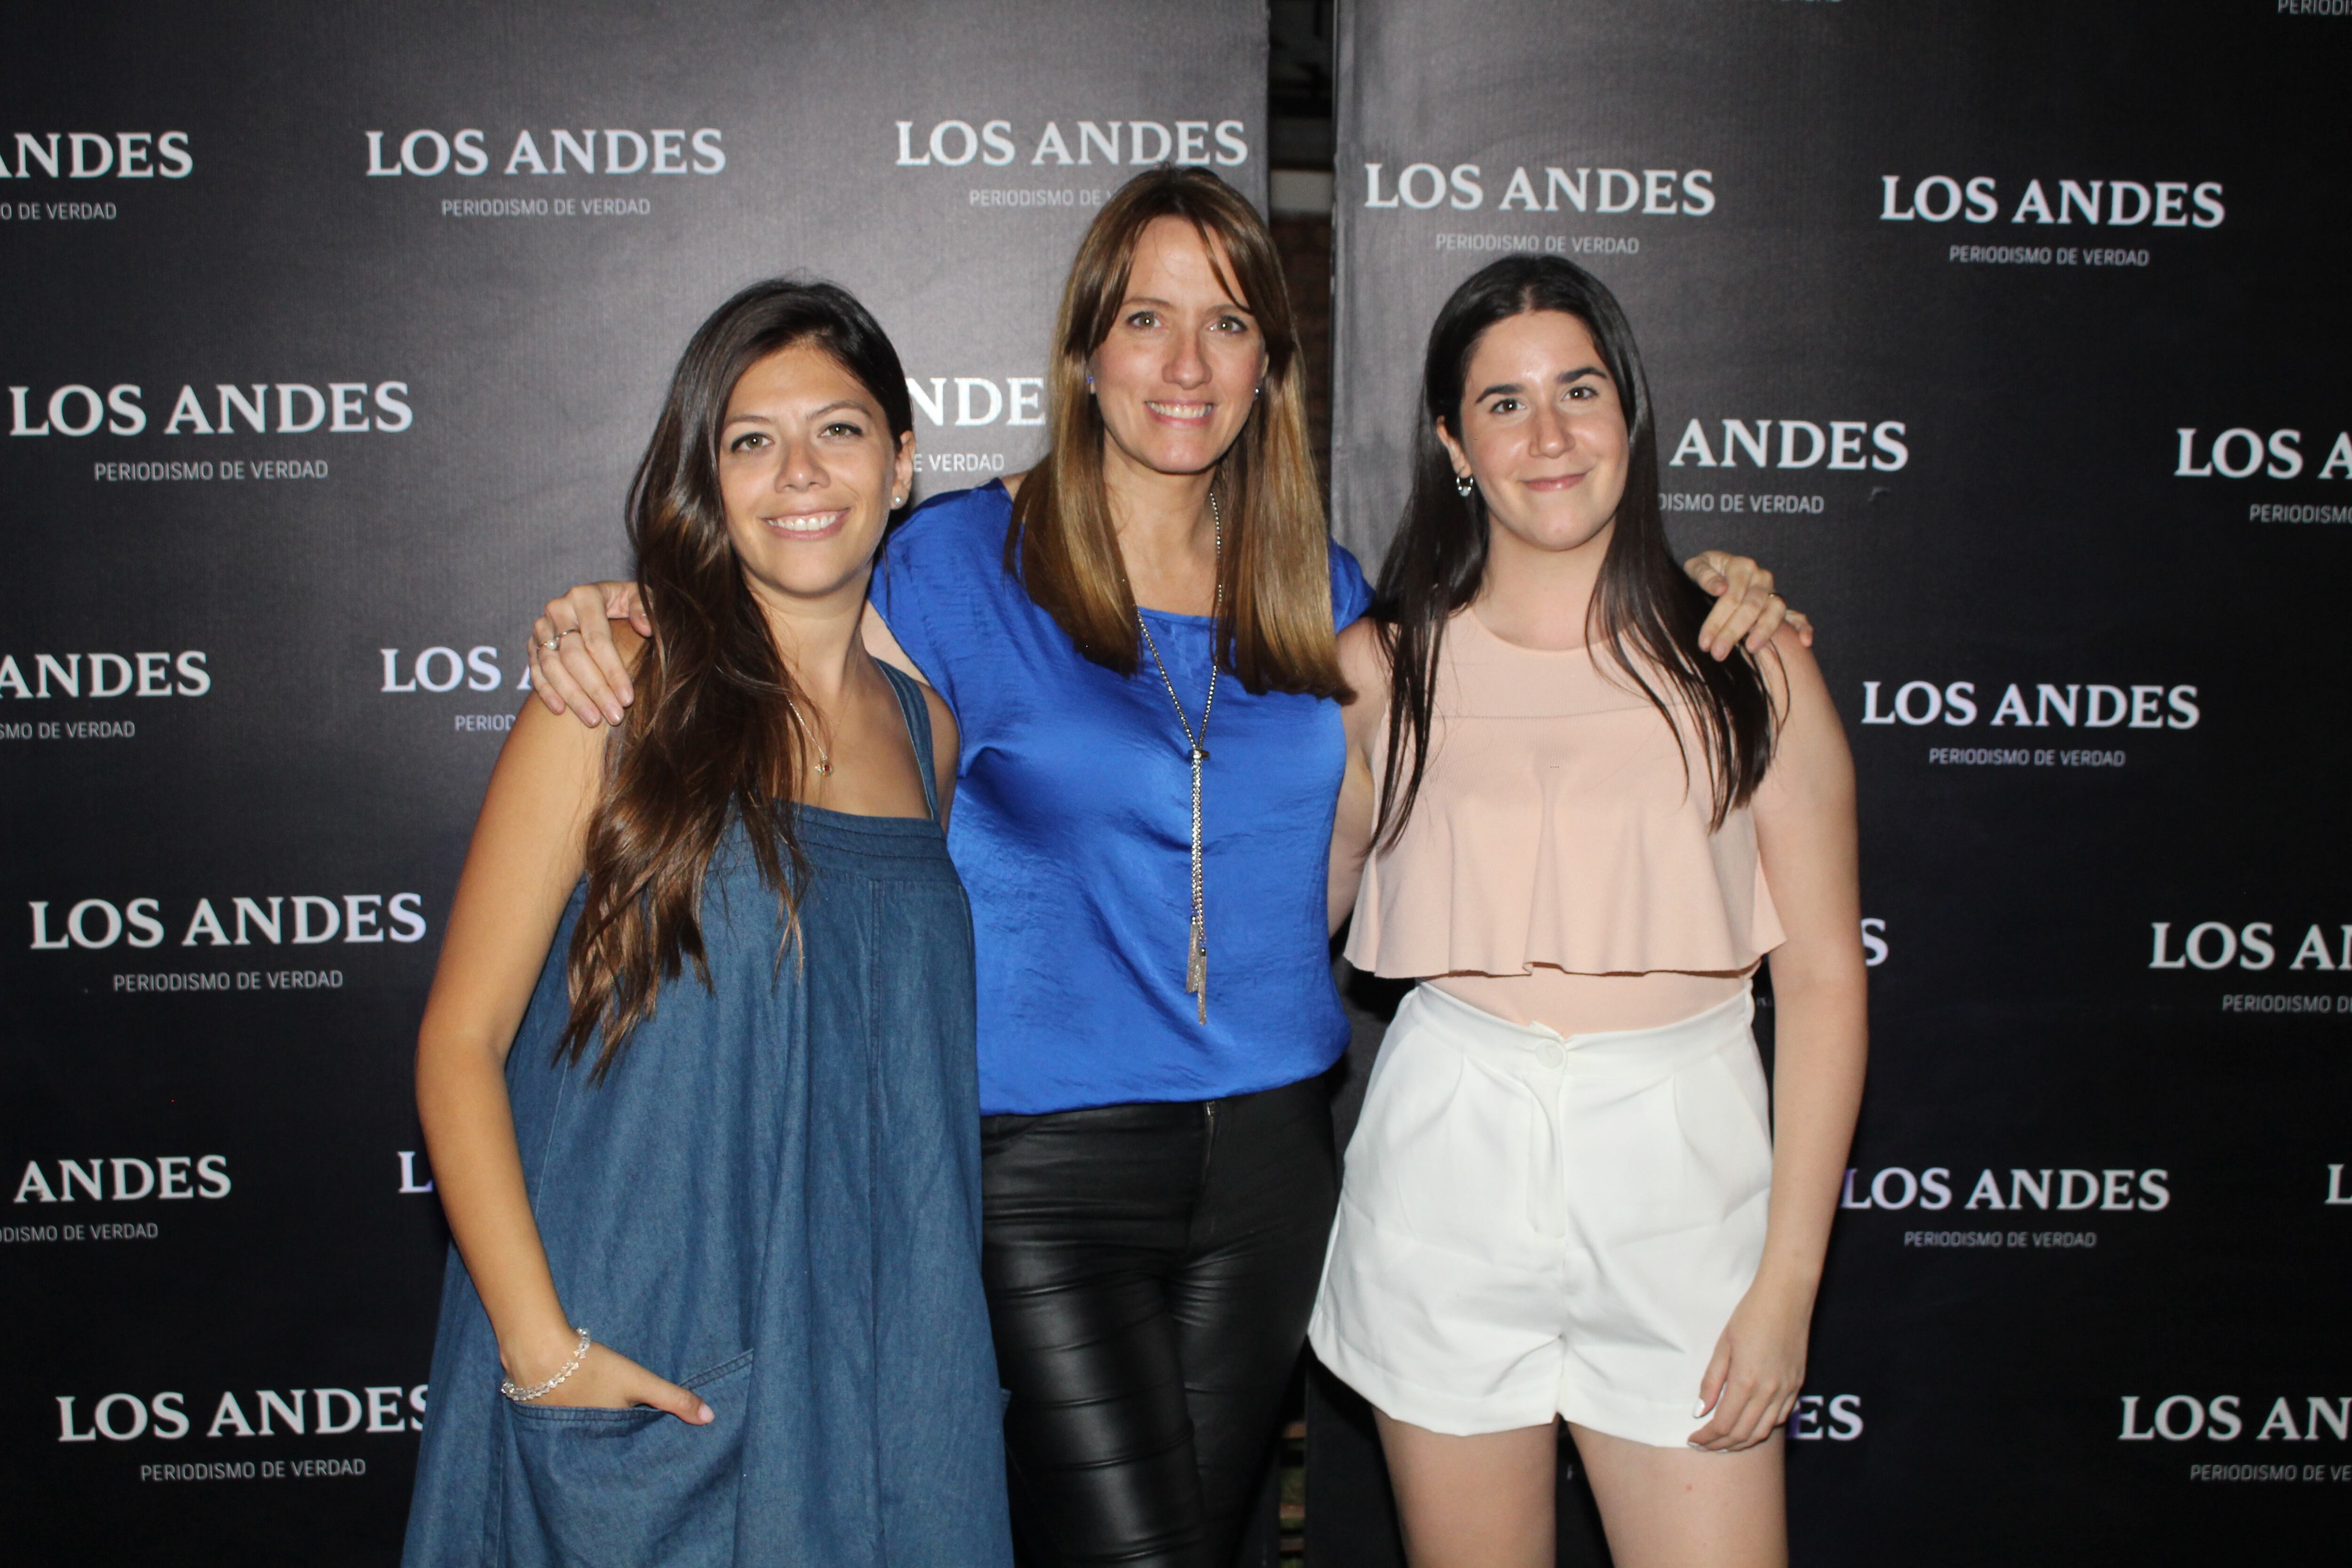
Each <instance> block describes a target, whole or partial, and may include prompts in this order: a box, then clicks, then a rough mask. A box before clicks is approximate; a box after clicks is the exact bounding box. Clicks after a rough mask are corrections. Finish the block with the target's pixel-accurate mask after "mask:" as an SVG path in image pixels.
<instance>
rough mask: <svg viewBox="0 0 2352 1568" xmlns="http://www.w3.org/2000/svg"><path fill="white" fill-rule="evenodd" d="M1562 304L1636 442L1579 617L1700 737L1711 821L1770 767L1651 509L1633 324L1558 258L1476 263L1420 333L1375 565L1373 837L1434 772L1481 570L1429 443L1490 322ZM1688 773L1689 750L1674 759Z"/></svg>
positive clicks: (1758, 712) (1478, 548)
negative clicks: (1377, 740)
mask: <svg viewBox="0 0 2352 1568" xmlns="http://www.w3.org/2000/svg"><path fill="white" fill-rule="evenodd" d="M1532 310H1559V311H1561V312H1562V313H1564V314H1567V315H1570V316H1573V317H1575V318H1576V319H1577V320H1578V321H1581V322H1583V323H1584V327H1585V330H1586V331H1589V332H1591V334H1592V342H1593V344H1594V346H1595V347H1597V348H1598V349H1599V350H1600V351H1601V364H1602V366H1603V368H1605V369H1606V370H1607V371H1608V372H1609V377H1610V379H1611V380H1612V381H1613V382H1615V383H1616V385H1617V395H1618V399H1619V401H1620V403H1621V404H1622V405H1623V407H1624V410H1625V428H1626V434H1627V436H1628V437H1630V441H1629V450H1628V457H1629V461H1628V463H1627V465H1626V471H1625V495H1624V499H1623V500H1621V501H1619V502H1618V503H1617V516H1616V529H1615V531H1614V532H1613V533H1612V535H1611V537H1610V541H1609V551H1608V553H1607V554H1606V555H1605V556H1603V557H1602V558H1601V575H1600V579H1599V582H1598V583H1597V584H1596V585H1595V587H1594V589H1593V594H1592V602H1591V605H1590V606H1589V608H1588V609H1587V610H1586V613H1585V627H1584V629H1585V640H1586V642H1587V644H1588V646H1590V647H1593V648H1594V650H1595V652H1596V654H1597V653H1598V651H1599V650H1600V649H1601V648H1606V649H1607V650H1608V652H1609V654H1610V655H1611V656H1612V658H1614V659H1615V660H1616V662H1617V664H1618V665H1619V666H1620V667H1621V668H1622V669H1623V670H1624V671H1625V673H1626V675H1628V676H1629V677H1631V678H1632V679H1633V683H1634V685H1635V686H1637V687H1638V688H1639V689H1641V691H1642V694H1643V696H1645V697H1647V698H1648V699H1649V700H1650V701H1651V702H1652V703H1654V704H1655V705H1656V707H1657V710H1658V711H1659V712H1660V713H1662V714H1664V715H1665V718H1666V721H1667V722H1668V723H1669V724H1670V725H1673V726H1674V730H1675V744H1676V746H1678V747H1679V746H1681V745H1682V743H1683V726H1682V725H1681V724H1679V723H1676V722H1675V708H1676V707H1677V706H1679V707H1680V708H1681V709H1682V710H1685V712H1686V713H1687V714H1688V716H1689V720H1690V722H1691V723H1692V725H1693V726H1694V727H1695V729H1696V731H1697V733H1696V739H1697V740H1698V741H1699V742H1700V744H1701V747H1702V749H1703V750H1704V752H1705V753H1706V764H1707V773H1708V775H1709V778H1710V781H1711V784H1712V786H1713V797H1714V815H1713V824H1714V826H1716V827H1718V828H1719V827H1721V826H1723V823H1724V819H1725V818H1726V817H1727V816H1729V815H1730V814H1731V812H1732V811H1733V810H1734V809H1735V808H1737V807H1738V806H1740V805H1745V804H1747V802H1748V798H1749V796H1751V795H1754V794H1755V793H1756V786H1757V785H1758V784H1759V783H1761V782H1762V780H1763V777H1764V770H1765V769H1766V768H1767V767H1768V766H1769V765H1770V763H1771V761H1772V743H1773V732H1774V729H1775V724H1776V720H1775V716H1774V714H1773V711H1772V703H1771V698H1770V694H1769V692H1768V691H1767V690H1766V689H1765V685H1764V678H1763V675H1762V674H1761V672H1760V671H1759V670H1758V669H1757V668H1756V664H1755V661H1754V660H1753V659H1752V658H1749V657H1748V654H1747V653H1746V651H1745V650H1744V649H1743V650H1742V651H1740V652H1739V653H1737V654H1735V655H1734V656H1733V657H1732V658H1728V659H1726V660H1722V661H1720V662H1718V661H1717V660H1716V659H1713V658H1707V657H1706V656H1705V655H1704V654H1702V653H1701V652H1699V650H1698V629H1699V626H1700V624H1701V623H1702V622H1704V621H1705V620H1706V613H1707V605H1708V600H1707V596H1706V594H1705V593H1704V592H1703V591H1702V590H1701V589H1700V588H1699V587H1698V586H1697V585H1696V584H1694V583H1692V582H1691V580H1690V579H1689V578H1688V577H1687V576H1685V575H1684V574H1683V571H1682V569H1681V568H1680V567H1679V566H1677V565H1676V564H1675V559H1674V556H1673V555H1672V553H1670V552H1668V551H1667V549H1666V533H1665V526H1664V523H1663V522H1662V521H1660V518H1659V510H1658V437H1657V428H1656V421H1655V418H1654V415H1653V412H1652V409H1651V406H1650V388H1649V384H1648V382H1647V381H1646V380H1645V379H1644V378H1643V374H1642V356H1641V352H1640V351H1639V350H1638V349H1636V348H1635V347H1634V345H1633V328H1632V327H1631V326H1629V325H1627V324H1626V321H1625V313H1624V311H1623V310H1621V309H1620V308H1619V307H1618V304H1617V299H1616V296H1614V295H1612V293H1610V292H1609V289H1608V288H1607V286H1606V285H1604V284H1603V283H1602V282H1601V280H1600V279H1598V278H1595V277H1593V276H1592V274H1591V273H1590V272H1587V271H1586V270H1585V269H1584V268H1581V267H1579V266H1577V265H1576V264H1575V263H1574V262H1572V261H1570V260H1568V259H1566V258H1563V257H1556V256H1512V257H1506V258H1504V259H1502V260H1500V261H1497V262H1495V263H1494V264H1493V265H1492V266H1489V267H1486V268H1481V269H1480V270H1479V271H1478V272H1476V273H1475V274H1474V275H1472V277H1471V278H1470V279H1469V280H1468V281H1467V282H1465V283H1464V284H1463V285H1462V287H1460V288H1459V289H1455V290H1454V296H1453V298H1452V299H1449V300H1446V301H1445V306H1444V309H1443V310H1439V311H1438V312H1437V321H1436V323H1435V324H1434V325H1433V326H1432V327H1431V328H1430V329H1429V351H1428V353H1427V355H1426V356H1425V357H1424V359H1423V363H1422V373H1421V420H1420V426H1419V428H1418V429H1417V431H1416V432H1415V434H1414V438H1413V459H1412V498H1411V499H1410V500H1407V501H1406V503H1405V509H1404V521H1403V522H1402V525H1401V526H1400V527H1399V529H1398V531H1397V535H1396V538H1395V540H1394V541H1393V542H1391V544H1390V545H1389V552H1388V559H1387V560H1386V562H1384V563H1382V565H1381V582H1380V591H1379V594H1378V595H1377V596H1376V597H1375V599H1374V600H1373V603H1372V608H1371V616H1372V619H1373V624H1374V626H1376V628H1377V629H1378V631H1379V632H1380V635H1381V646H1382V648H1383V650H1384V651H1385V652H1386V654H1387V656H1388V661H1389V743H1388V754H1387V757H1386V759H1385V761H1384V763H1383V764H1382V767H1381V811H1380V821H1379V824H1378V825H1377V826H1376V827H1375V829H1374V835H1373V837H1374V842H1375V843H1376V844H1378V845H1379V846H1381V847H1384V848H1385V847H1392V846H1394V844H1395V843H1396V841H1397V838H1398V837H1399V836H1400V835H1402V833H1403V831H1404V825H1405V822H1406V820H1407V818H1409V817H1410V816H1412V805H1413V800H1414V798H1415V797H1416V796H1418V795H1420V793H1421V782H1422V778H1423V774H1424V773H1426V772H1427V770H1428V765H1429V742H1430V729H1431V724H1430V721H1431V709H1432V704H1433V697H1434V688H1435V685H1436V674H1437V658H1438V650H1439V648H1440V647H1441V646H1442V644H1443V643H1444V637H1445V624H1446V622H1447V621H1448V620H1449V619H1451V618H1452V617H1453V616H1454V613H1455V612H1456V611H1458V610H1460V609H1461V608H1463V606H1465V605H1468V604H1469V603H1470V602H1471V600H1473V599H1475V597H1477V595H1478V589H1479V586H1480V584H1482V583H1483V582H1484V580H1485V578H1486V542H1487V520H1486V498H1485V496H1484V495H1483V494H1481V493H1480V492H1478V491H1477V490H1475V489H1474V490H1473V491H1472V492H1471V493H1470V495H1469V496H1467V497H1466V498H1465V497H1464V496H1463V495H1462V494H1461V493H1460V492H1459V491H1458V490H1457V489H1456V488H1455V483H1454V465H1453V462H1452V460H1451V459H1450V458H1448V456H1447V454H1446V451H1445V447H1444V444H1443V443H1441V442H1440V441H1439V440H1438V438H1437V426H1438V423H1439V422H1440V421H1443V422H1444V426H1445V428H1446V429H1447V430H1448V431H1449V432H1451V433H1452V434H1453V435H1454V437H1455V438H1456V439H1459V438H1460V437H1461V434H1462V397H1463V390H1464V385H1465V382H1466V380H1467V379H1468V376H1469V374H1470V356H1471V354H1472V353H1474V352H1475V350H1476V349H1477V346H1478V340H1479V339H1480V338H1481V337H1482V336H1484V335H1485V334H1486V331H1487V329H1489V328H1490V327H1492V326H1494V325H1495V324H1496V322H1497V321H1505V320H1507V319H1508V318H1510V317H1512V316H1517V315H1523V314H1526V313H1527V312H1528V311H1532ZM1683 770H1684V775H1685V778H1686V779H1687V778H1688V776H1689V771H1690V753H1689V752H1688V751H1687V750H1686V749H1685V751H1684V752H1683Z"/></svg>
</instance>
